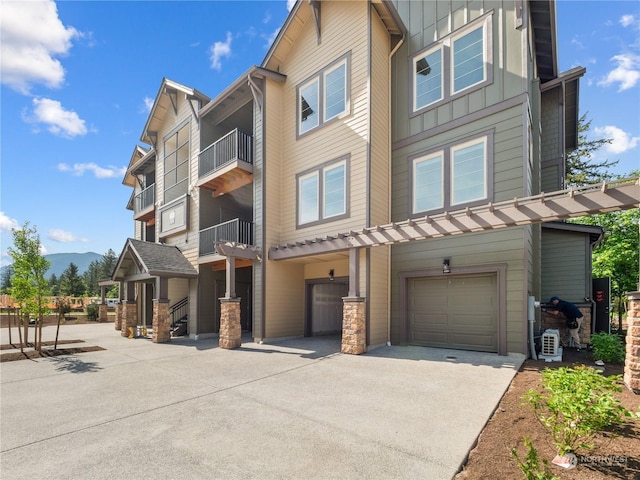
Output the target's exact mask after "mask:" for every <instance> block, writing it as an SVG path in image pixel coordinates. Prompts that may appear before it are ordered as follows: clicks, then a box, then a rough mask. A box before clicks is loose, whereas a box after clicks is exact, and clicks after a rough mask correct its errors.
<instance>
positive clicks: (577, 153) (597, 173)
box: [566, 113, 618, 187]
mask: <svg viewBox="0 0 640 480" xmlns="http://www.w3.org/2000/svg"><path fill="white" fill-rule="evenodd" d="M590 128H591V120H587V114H586V113H585V114H584V115H582V116H581V117H580V118H579V119H578V148H576V149H575V150H574V151H572V152H571V153H569V154H568V155H567V172H566V173H567V178H566V183H567V185H568V186H576V187H578V186H581V185H588V184H593V183H600V182H602V181H603V180H607V179H609V178H611V174H610V173H608V172H607V169H608V168H609V167H613V166H614V165H616V164H617V163H618V161H617V160H616V161H613V162H610V161H609V160H605V161H602V162H598V163H596V162H594V160H593V154H594V153H595V152H596V151H598V150H599V149H600V148H602V147H603V146H604V145H607V144H609V143H611V142H612V141H613V140H612V139H610V138H603V139H600V140H588V138H587V135H588V133H589V129H590Z"/></svg>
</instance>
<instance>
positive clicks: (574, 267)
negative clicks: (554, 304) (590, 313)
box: [542, 228, 591, 303]
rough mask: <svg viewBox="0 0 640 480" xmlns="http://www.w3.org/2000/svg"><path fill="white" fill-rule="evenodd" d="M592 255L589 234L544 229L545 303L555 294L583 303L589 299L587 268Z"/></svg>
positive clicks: (543, 297) (543, 290)
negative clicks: (586, 263)
mask: <svg viewBox="0 0 640 480" xmlns="http://www.w3.org/2000/svg"><path fill="white" fill-rule="evenodd" d="M590 253H591V248H590V245H589V235H586V234H584V233H578V232H575V233H573V232H566V231H554V230H553V229H548V228H543V229H542V271H543V272H544V273H543V276H542V300H543V301H545V302H548V301H549V299H550V298H551V297H552V296H554V295H555V296H558V297H560V298H562V299H563V300H567V301H570V302H573V303H580V302H584V301H585V300H584V299H585V297H590V296H591V294H590V291H591V288H590V284H591V278H587V273H588V272H589V271H590V269H588V268H585V266H584V262H585V258H590V257H589V255H590Z"/></svg>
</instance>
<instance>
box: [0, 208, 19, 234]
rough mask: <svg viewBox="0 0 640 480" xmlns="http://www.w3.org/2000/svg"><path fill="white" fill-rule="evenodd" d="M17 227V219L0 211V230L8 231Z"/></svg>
mask: <svg viewBox="0 0 640 480" xmlns="http://www.w3.org/2000/svg"><path fill="white" fill-rule="evenodd" d="M18 227H19V225H18V221H17V220H16V219H15V218H11V217H8V216H7V215H6V214H5V213H4V212H2V211H0V232H10V231H11V229H13V228H18Z"/></svg>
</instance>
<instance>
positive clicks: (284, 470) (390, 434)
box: [0, 323, 524, 480]
mask: <svg viewBox="0 0 640 480" xmlns="http://www.w3.org/2000/svg"><path fill="white" fill-rule="evenodd" d="M1 334H2V337H1V341H2V343H3V344H4V343H8V335H7V329H2V332H1ZM53 336H55V328H54V327H46V328H45V330H44V337H45V338H44V339H45V340H47V339H52V338H53ZM60 338H61V339H82V340H84V341H85V342H86V343H85V345H99V346H101V347H103V348H105V350H103V351H96V352H87V353H82V354H78V355H73V356H63V357H52V358H45V359H38V360H35V361H34V360H21V361H17V362H7V363H2V364H1V366H0V375H1V390H0V400H1V405H0V419H1V420H0V451H1V453H0V478H2V479H3V480H11V479H20V480H23V479H25V478H46V479H48V480H53V479H64V480H73V479H91V480H98V479H109V480H119V479H135V480H144V479H153V480H160V479H225V480H226V479H261V480H262V479H313V478H317V479H334V478H335V479H338V478H340V479H385V480H388V479H428V480H438V479H451V478H452V477H453V476H454V475H455V473H456V472H457V471H458V469H459V468H460V465H461V464H462V463H463V462H464V460H465V457H466V456H467V454H468V452H469V450H470V449H471V448H472V447H473V444H474V442H475V440H476V438H477V436H478V434H479V433H480V431H481V430H482V428H483V426H484V425H485V423H486V422H487V420H488V419H489V417H490V416H491V414H492V412H493V410H494V409H495V407H496V406H497V404H498V402H499V400H500V398H501V396H502V394H503V393H504V391H505V390H506V389H507V387H508V386H509V383H510V382H511V380H512V378H513V376H514V375H515V373H516V371H517V369H518V368H519V366H520V365H521V363H522V361H523V360H524V357H522V356H519V355H518V356H498V355H495V354H485V353H475V352H463V351H458V350H446V349H433V348H424V347H396V346H392V347H380V348H377V349H374V350H372V351H370V352H368V353H366V354H364V355H359V356H352V355H343V354H341V353H339V341H338V339H337V338H324V339H323V338H301V339H295V340H285V341H280V342H274V343H272V344H263V345H259V344H256V343H250V342H248V343H243V345H242V347H241V348H239V349H236V350H223V349H220V348H218V347H217V339H205V340H198V341H195V340H188V339H177V340H176V339H174V340H173V341H172V342H171V343H167V344H153V343H152V342H151V341H150V340H148V339H127V338H125V337H121V336H120V332H117V331H115V330H114V326H113V324H112V323H109V324H93V325H65V326H63V327H61V333H60ZM69 346H70V347H71V346H74V345H69Z"/></svg>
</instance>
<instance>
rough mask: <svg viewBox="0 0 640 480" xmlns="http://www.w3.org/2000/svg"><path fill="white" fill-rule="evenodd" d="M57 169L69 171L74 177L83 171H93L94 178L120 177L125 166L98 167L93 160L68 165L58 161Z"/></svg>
mask: <svg viewBox="0 0 640 480" xmlns="http://www.w3.org/2000/svg"><path fill="white" fill-rule="evenodd" d="M58 170H60V171H61V172H70V173H71V174H72V175H74V176H76V177H81V176H83V175H84V173H85V172H93V175H94V176H95V177H96V178H114V177H115V178H121V177H122V176H124V174H125V173H126V171H127V169H126V167H114V166H108V167H107V168H104V167H100V166H98V165H96V164H95V163H93V162H90V163H74V164H73V165H69V164H67V163H59V164H58Z"/></svg>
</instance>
